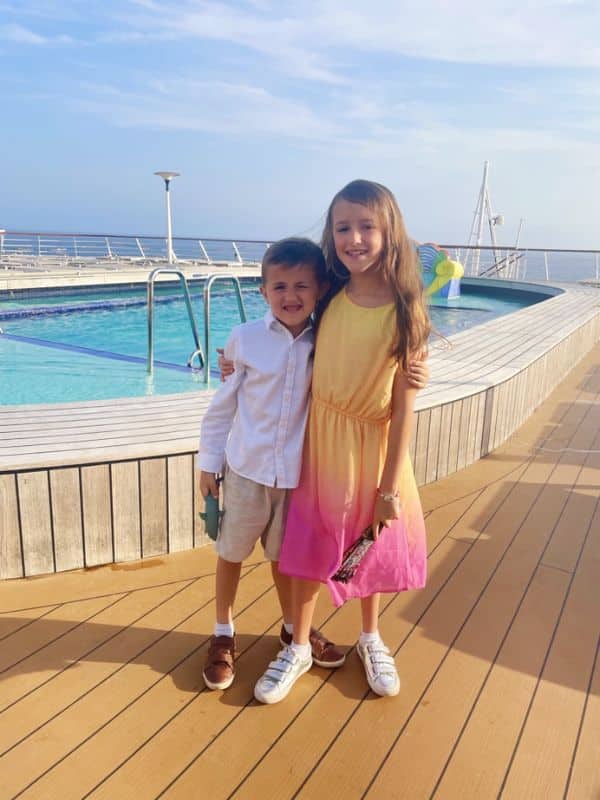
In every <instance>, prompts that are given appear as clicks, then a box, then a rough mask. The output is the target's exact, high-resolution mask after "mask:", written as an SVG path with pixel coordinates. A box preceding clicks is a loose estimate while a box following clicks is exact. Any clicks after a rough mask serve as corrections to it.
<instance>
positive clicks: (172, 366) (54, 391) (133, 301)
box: [0, 278, 545, 405]
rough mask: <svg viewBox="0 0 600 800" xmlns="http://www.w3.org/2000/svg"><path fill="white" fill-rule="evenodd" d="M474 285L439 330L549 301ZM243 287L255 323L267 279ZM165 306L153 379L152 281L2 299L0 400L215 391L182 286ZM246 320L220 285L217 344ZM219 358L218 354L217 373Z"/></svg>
mask: <svg viewBox="0 0 600 800" xmlns="http://www.w3.org/2000/svg"><path fill="white" fill-rule="evenodd" d="M468 284H473V285H472V286H471V285H468ZM468 284H467V283H465V285H464V289H463V294H462V296H461V298H459V299H458V301H457V300H452V301H444V300H435V301H434V303H433V304H432V309H431V312H432V318H433V323H434V326H435V327H436V329H437V330H438V331H440V332H441V333H443V334H444V335H446V336H450V335H452V334H453V333H457V332H459V331H462V330H465V329H466V328H469V327H473V326H475V325H480V324H482V323H483V322H487V321H489V320H491V319H494V318H496V317H499V316H502V315H505V314H509V313H511V312H512V311H516V310H518V309H520V308H523V307H525V306H527V305H531V304H532V303H535V302H538V301H540V300H542V299H544V297H545V295H542V294H539V295H538V294H536V293H535V292H531V291H527V292H524V291H518V290H517V291H515V290H513V289H504V288H497V287H487V286H483V288H482V286H480V285H478V284H477V283H476V282H473V281H469V282H468ZM482 285H483V282H482ZM242 287H243V296H244V303H245V306H246V312H247V314H248V318H249V319H256V318H258V317H260V316H262V315H263V314H264V312H265V309H266V305H265V302H264V300H263V298H262V296H261V294H260V292H259V280H258V279H257V278H256V279H255V278H245V279H242ZM190 290H191V294H192V302H193V306H194V313H195V315H196V321H197V324H198V328H199V329H200V330H201V329H202V326H203V324H204V320H203V303H202V291H203V281H191V282H190ZM155 303H156V306H155V370H154V373H153V375H151V376H149V375H148V374H147V372H146V361H145V359H146V348H147V320H146V317H147V312H146V291H145V285H138V286H135V285H134V286H127V287H105V286H103V287H98V288H93V287H88V288H87V289H85V290H82V289H77V290H68V289H60V290H56V289H54V290H36V291H27V290H22V291H19V292H12V293H10V294H9V293H3V294H0V327H1V328H2V330H3V332H4V335H2V336H0V404H2V405H20V404H30V403H57V402H70V401H80V400H81V401H83V400H104V399H109V398H116V397H136V396H139V397H141V396H145V395H154V394H172V393H181V392H190V391H198V390H201V389H203V388H205V383H204V380H203V376H202V374H201V373H200V372H198V371H195V370H190V369H188V368H186V367H185V364H186V361H187V359H188V357H189V355H190V353H191V352H192V351H193V349H194V341H193V337H192V332H191V330H190V325H189V322H188V319H187V315H186V310H185V304H184V302H183V299H182V296H181V290H180V288H179V287H178V286H175V285H173V284H159V285H157V287H156V294H155ZM238 322H239V316H238V312H237V304H236V301H235V297H234V295H233V292H231V291H230V290H229V289H224V288H221V287H219V289H215V291H214V297H213V306H212V315H211V339H212V345H213V347H218V346H221V345H222V344H224V342H225V340H226V338H227V336H228V333H229V331H230V330H231V328H232V326H233V325H236V324H238ZM214 361H215V359H214V353H212V354H211V362H212V363H211V365H212V366H213V367H214V365H215V364H214Z"/></svg>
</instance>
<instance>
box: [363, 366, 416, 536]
mask: <svg viewBox="0 0 600 800" xmlns="http://www.w3.org/2000/svg"><path fill="white" fill-rule="evenodd" d="M416 395H417V390H416V389H414V388H412V387H411V385H410V383H409V381H408V378H407V376H406V375H405V374H404V373H403V372H402V369H400V367H399V368H398V369H397V370H396V375H395V377H394V385H393V388H392V418H391V421H390V427H389V432H388V441H387V452H386V457H385V462H384V464H383V471H382V473H381V478H380V481H379V488H378V491H377V498H376V500H375V508H374V511H373V533H374V536H375V538H377V534H378V532H379V528H380V526H381V525H383V526H384V527H388V525H389V524H390V522H391V521H392V520H394V519H398V517H399V516H400V513H401V511H402V504H401V499H400V496H399V485H400V473H401V471H402V464H403V463H404V459H405V458H406V455H407V453H408V447H409V445H410V434H411V429H412V423H413V411H414V406H415V397H416ZM383 495H387V497H384V496H383Z"/></svg>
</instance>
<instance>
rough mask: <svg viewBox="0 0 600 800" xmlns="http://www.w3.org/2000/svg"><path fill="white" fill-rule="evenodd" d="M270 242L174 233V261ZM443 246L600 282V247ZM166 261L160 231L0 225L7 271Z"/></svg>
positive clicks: (489, 269)
mask: <svg viewBox="0 0 600 800" xmlns="http://www.w3.org/2000/svg"><path fill="white" fill-rule="evenodd" d="M268 246H269V242H268V241H267V240H265V239H235V240H233V239H217V238H212V237H182V236H176V237H174V238H173V251H174V255H175V263H176V264H179V265H180V266H185V265H188V264H189V265H192V266H193V265H198V266H203V265H208V266H211V267H213V266H215V267H222V266H229V265H233V266H250V265H256V264H259V263H260V261H261V259H262V257H263V255H264V252H265V250H266V248H267V247H268ZM441 246H442V247H444V248H445V249H446V250H448V252H449V253H450V255H451V258H453V259H454V260H456V261H459V262H461V263H463V264H466V275H467V277H469V276H471V275H477V276H480V277H486V278H499V279H507V280H536V281H540V280H541V281H548V280H553V281H556V280H561V281H580V280H586V281H590V282H592V283H598V282H600V250H575V249H570V250H569V249H555V248H535V247H534V248H531V247H530V248H525V247H502V246H496V247H491V246H477V245H471V246H468V245H461V244H458V245H456V244H450V245H441ZM166 260H167V244H166V239H165V238H164V237H161V236H150V235H145V234H144V235H137V236H134V235H124V234H106V233H102V234H96V233H39V232H27V231H10V230H8V231H2V230H0V269H4V270H10V269H14V270H20V271H32V272H54V271H58V270H65V271H73V270H76V271H78V272H82V271H86V270H120V269H135V268H136V267H137V266H140V267H146V268H147V267H148V266H153V265H160V264H164V263H165V262H166Z"/></svg>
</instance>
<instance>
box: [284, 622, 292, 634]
mask: <svg viewBox="0 0 600 800" xmlns="http://www.w3.org/2000/svg"><path fill="white" fill-rule="evenodd" d="M283 627H284V628H285V632H286V633H293V632H294V626H293V625H292V623H291V622H284V623H283Z"/></svg>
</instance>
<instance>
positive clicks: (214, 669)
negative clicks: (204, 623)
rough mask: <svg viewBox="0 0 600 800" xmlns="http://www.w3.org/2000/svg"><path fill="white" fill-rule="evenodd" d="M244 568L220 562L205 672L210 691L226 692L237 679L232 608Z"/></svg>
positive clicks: (222, 560)
mask: <svg viewBox="0 0 600 800" xmlns="http://www.w3.org/2000/svg"><path fill="white" fill-rule="evenodd" d="M241 568H242V564H241V562H239V561H227V560H226V559H224V558H223V557H222V556H219V558H218V560H217V576H216V581H215V583H216V590H215V594H216V598H215V605H216V615H217V622H216V625H215V630H214V634H213V636H212V637H211V639H210V644H209V647H208V652H207V654H206V664H205V666H204V670H203V672H202V677H203V678H204V683H205V684H206V686H207V687H208V688H209V689H227V688H229V686H231V684H232V683H233V679H234V677H235V630H234V627H233V604H234V602H235V595H236V593H237V588H238V584H239V582H240V572H241Z"/></svg>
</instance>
